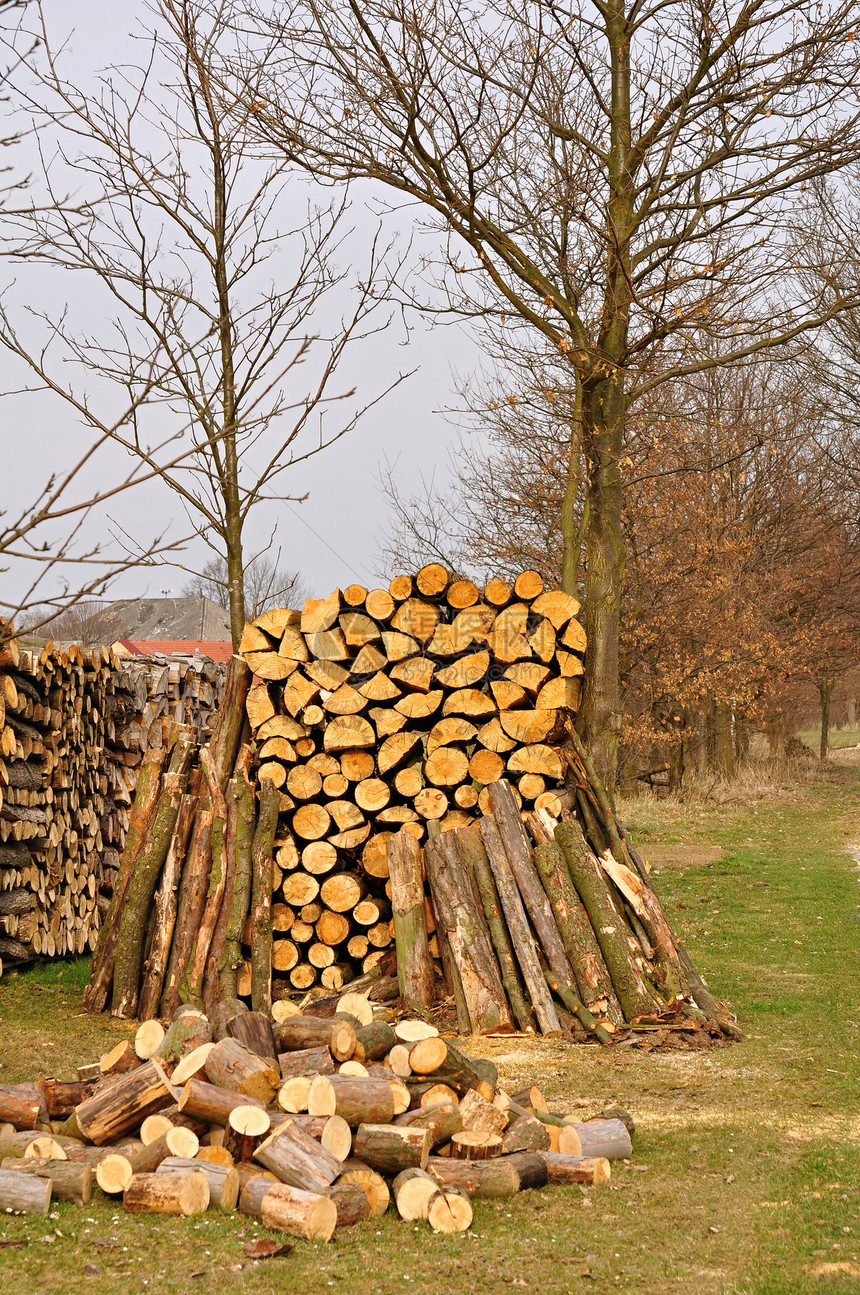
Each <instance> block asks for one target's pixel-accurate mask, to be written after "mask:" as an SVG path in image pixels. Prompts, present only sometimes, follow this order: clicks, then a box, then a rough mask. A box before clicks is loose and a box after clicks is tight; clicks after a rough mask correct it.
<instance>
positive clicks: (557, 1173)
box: [538, 1151, 612, 1187]
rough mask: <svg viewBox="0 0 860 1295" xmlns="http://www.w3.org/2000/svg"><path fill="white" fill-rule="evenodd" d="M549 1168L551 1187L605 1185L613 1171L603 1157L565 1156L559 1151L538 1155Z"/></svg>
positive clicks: (548, 1180) (548, 1178)
mask: <svg viewBox="0 0 860 1295" xmlns="http://www.w3.org/2000/svg"><path fill="white" fill-rule="evenodd" d="M538 1154H539V1155H540V1156H541V1159H542V1160H543V1161H544V1163H545V1165H546V1168H547V1183H548V1184H549V1185H550V1186H551V1187H556V1186H564V1185H567V1184H568V1183H605V1182H608V1181H609V1179H610V1177H611V1173H612V1169H611V1166H610V1164H609V1161H608V1160H606V1159H605V1158H603V1157H601V1156H565V1155H561V1154H560V1153H559V1152H557V1151H541V1152H539V1153H538Z"/></svg>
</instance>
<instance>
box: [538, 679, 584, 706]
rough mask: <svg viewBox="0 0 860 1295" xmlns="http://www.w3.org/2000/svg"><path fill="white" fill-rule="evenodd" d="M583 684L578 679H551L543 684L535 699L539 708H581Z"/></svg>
mask: <svg viewBox="0 0 860 1295" xmlns="http://www.w3.org/2000/svg"><path fill="white" fill-rule="evenodd" d="M580 691H581V685H580V682H579V680H578V679H570V678H557V679H550V680H549V681H548V682H547V683H545V684H544V685H543V687H542V688H541V690H540V692H539V693H538V695H537V699H536V700H535V706H536V707H537V709H538V710H547V711H552V710H569V711H575V710H577V709H578V708H579V694H580Z"/></svg>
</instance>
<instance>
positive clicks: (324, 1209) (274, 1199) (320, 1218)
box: [260, 1183, 337, 1241]
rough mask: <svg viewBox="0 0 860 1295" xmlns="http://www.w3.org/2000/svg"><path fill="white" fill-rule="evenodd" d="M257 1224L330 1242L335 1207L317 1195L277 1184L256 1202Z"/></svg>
mask: <svg viewBox="0 0 860 1295" xmlns="http://www.w3.org/2000/svg"><path fill="white" fill-rule="evenodd" d="M260 1222H261V1223H262V1224H263V1226H264V1227H267V1228H275V1229H277V1230H278V1231H281V1232H288V1233H289V1234H290V1235H291V1236H294V1237H304V1238H305V1240H307V1241H330V1240H331V1238H332V1235H333V1233H334V1230H335V1227H336V1226H337V1206H336V1205H335V1203H334V1201H333V1200H330V1199H329V1198H328V1196H323V1195H320V1194H319V1193H318V1192H309V1191H302V1190H300V1189H298V1188H296V1187H291V1186H288V1185H286V1184H283V1183H277V1184H275V1185H274V1186H273V1187H272V1189H271V1191H268V1192H266V1194H265V1195H264V1197H263V1199H262V1201H261V1203H260Z"/></svg>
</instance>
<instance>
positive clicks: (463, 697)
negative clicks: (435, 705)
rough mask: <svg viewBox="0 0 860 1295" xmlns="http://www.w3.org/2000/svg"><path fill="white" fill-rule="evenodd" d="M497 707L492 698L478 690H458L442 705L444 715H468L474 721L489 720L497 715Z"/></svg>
mask: <svg viewBox="0 0 860 1295" xmlns="http://www.w3.org/2000/svg"><path fill="white" fill-rule="evenodd" d="M495 713H496V705H495V703H494V702H493V699H492V698H491V697H488V696H487V694H486V693H483V692H481V691H480V689H478V688H458V689H457V690H456V691H455V692H452V693H450V694H449V695H448V696H447V697H446V698H445V700H444V702H443V703H442V714H443V715H445V716H447V715H468V716H470V717H471V718H472V719H477V720H482V719H489V717H490V716H491V715H495Z"/></svg>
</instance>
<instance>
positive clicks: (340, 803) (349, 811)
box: [326, 783, 364, 832]
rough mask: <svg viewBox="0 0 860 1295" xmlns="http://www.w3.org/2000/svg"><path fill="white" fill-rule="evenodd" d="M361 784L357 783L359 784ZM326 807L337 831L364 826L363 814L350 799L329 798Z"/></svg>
mask: <svg viewBox="0 0 860 1295" xmlns="http://www.w3.org/2000/svg"><path fill="white" fill-rule="evenodd" d="M361 785H362V784H361V783H359V786H361ZM326 809H327V810H328V812H329V814H331V817H332V819H333V820H334V822H335V824H336V825H337V828H338V831H340V832H348V831H351V830H352V829H353V828H357V827H363V826H364V815H363V814H362V812H361V810H360V809H359V808H358V805H357V804H353V802H352V801H351V800H330V801H329V802H328V804H327V805H326Z"/></svg>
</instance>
